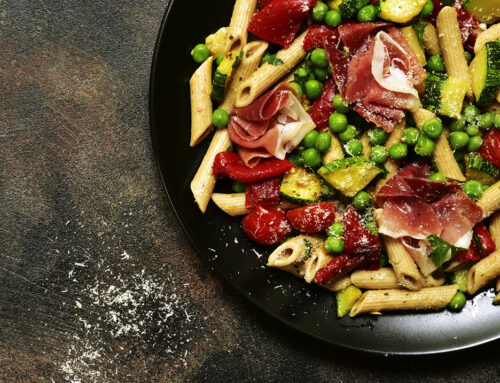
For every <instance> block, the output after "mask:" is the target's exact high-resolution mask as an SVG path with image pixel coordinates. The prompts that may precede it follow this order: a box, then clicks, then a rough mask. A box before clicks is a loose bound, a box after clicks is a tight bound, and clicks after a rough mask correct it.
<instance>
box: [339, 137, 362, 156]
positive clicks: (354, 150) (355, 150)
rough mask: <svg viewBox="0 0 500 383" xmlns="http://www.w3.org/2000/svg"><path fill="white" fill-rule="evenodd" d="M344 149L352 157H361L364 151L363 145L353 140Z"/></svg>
mask: <svg viewBox="0 0 500 383" xmlns="http://www.w3.org/2000/svg"><path fill="white" fill-rule="evenodd" d="M344 149H345V151H346V153H347V154H349V155H350V156H353V157H355V156H359V155H360V154H361V152H362V151H363V144H362V143H361V141H360V140H357V139H353V140H349V141H348V142H347V143H346V144H345V145H344Z"/></svg>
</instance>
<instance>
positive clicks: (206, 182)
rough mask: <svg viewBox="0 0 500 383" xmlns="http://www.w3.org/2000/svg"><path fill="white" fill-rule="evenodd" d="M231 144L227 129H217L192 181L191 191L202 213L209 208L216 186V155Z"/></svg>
mask: <svg viewBox="0 0 500 383" xmlns="http://www.w3.org/2000/svg"><path fill="white" fill-rule="evenodd" d="M230 145H231V140H229V134H228V133H227V129H226V128H220V129H217V130H216V131H215V134H214V136H213V138H212V141H211V142H210V146H209V147H208V150H207V153H206V154H205V157H203V161H202V162H201V165H200V167H199V168H198V171H197V172H196V174H195V176H194V178H193V180H192V181H191V191H192V192H193V196H194V199H195V200H196V203H197V204H198V207H199V208H200V210H201V212H202V213H205V211H206V210H207V205H208V202H209V201H210V197H211V196H212V192H213V190H214V187H215V177H214V174H213V170H212V166H213V163H214V159H215V156H216V155H217V154H218V153H220V152H223V151H224V150H226V149H227V148H228V147H229V146H230Z"/></svg>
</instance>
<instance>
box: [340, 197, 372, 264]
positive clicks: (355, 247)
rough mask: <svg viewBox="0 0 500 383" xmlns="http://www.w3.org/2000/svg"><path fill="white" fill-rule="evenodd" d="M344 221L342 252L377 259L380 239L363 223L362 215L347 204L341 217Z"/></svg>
mask: <svg viewBox="0 0 500 383" xmlns="http://www.w3.org/2000/svg"><path fill="white" fill-rule="evenodd" d="M342 222H343V223H344V252H345V253H347V254H351V255H366V256H367V257H368V258H369V259H370V260H375V259H378V257H379V255H380V251H381V245H380V239H379V238H378V237H377V236H375V235H373V234H372V233H370V231H369V230H368V229H367V228H365V227H364V225H363V217H362V216H361V214H359V212H358V211H357V210H356V209H355V208H354V206H352V205H351V206H349V207H348V208H347V210H346V212H345V214H344V217H343V219H342Z"/></svg>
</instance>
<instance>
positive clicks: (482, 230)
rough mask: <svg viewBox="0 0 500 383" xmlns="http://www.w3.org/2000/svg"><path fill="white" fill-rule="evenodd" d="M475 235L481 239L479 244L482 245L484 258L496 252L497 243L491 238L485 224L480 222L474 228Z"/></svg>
mask: <svg viewBox="0 0 500 383" xmlns="http://www.w3.org/2000/svg"><path fill="white" fill-rule="evenodd" d="M474 234H475V235H476V236H477V237H478V238H479V242H480V243H481V247H482V250H483V251H482V253H483V254H482V255H483V257H485V256H487V255H488V254H491V253H493V252H494V251H495V250H496V248H497V247H496V245H495V242H493V238H491V235H490V232H489V231H488V229H487V228H486V225H485V224H484V223H482V222H479V223H478V224H477V225H476V226H474Z"/></svg>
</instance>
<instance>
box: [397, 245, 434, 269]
mask: <svg viewBox="0 0 500 383" xmlns="http://www.w3.org/2000/svg"><path fill="white" fill-rule="evenodd" d="M401 242H402V243H403V245H404V247H405V248H406V250H407V251H408V253H409V254H410V255H411V257H412V258H413V260H414V261H415V263H416V264H417V266H418V268H419V269H420V272H421V273H422V274H423V275H424V276H426V277H427V276H429V275H431V274H432V273H433V272H434V271H436V270H437V268H438V267H437V266H436V265H435V264H434V261H433V260H432V259H431V258H429V254H430V253H431V251H432V249H431V247H430V246H429V245H428V244H427V242H426V241H422V240H418V239H414V238H411V237H404V238H402V239H401Z"/></svg>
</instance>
